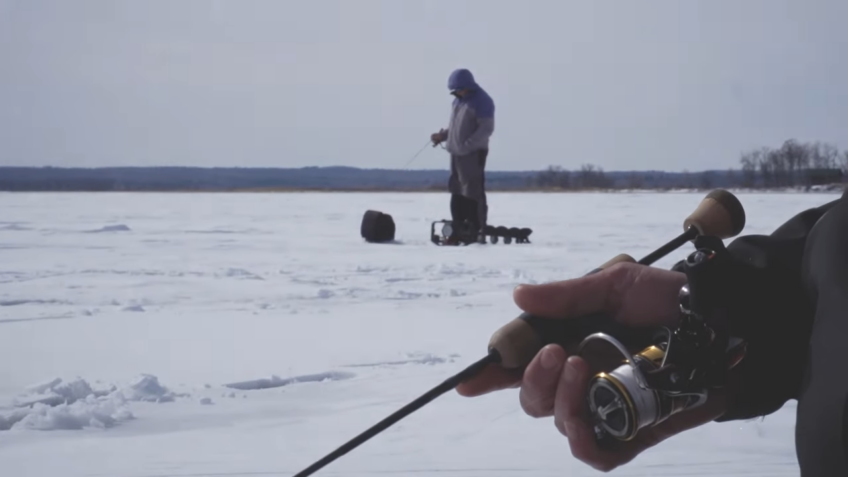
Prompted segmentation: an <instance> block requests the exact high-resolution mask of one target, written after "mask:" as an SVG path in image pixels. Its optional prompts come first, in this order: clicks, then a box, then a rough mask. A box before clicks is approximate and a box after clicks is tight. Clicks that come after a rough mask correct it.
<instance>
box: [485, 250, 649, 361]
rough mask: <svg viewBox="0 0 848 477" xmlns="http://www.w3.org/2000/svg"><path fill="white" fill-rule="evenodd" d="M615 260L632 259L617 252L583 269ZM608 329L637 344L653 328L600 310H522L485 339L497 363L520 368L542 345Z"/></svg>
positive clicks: (574, 340) (576, 339) (564, 343)
mask: <svg viewBox="0 0 848 477" xmlns="http://www.w3.org/2000/svg"><path fill="white" fill-rule="evenodd" d="M616 263H636V260H635V259H634V258H633V257H631V256H630V255H627V254H620V255H617V256H616V257H614V258H613V259H611V260H609V261H608V262H606V263H604V264H603V265H601V266H600V267H598V268H596V269H594V270H592V271H591V272H589V273H587V275H592V274H594V273H597V272H600V271H602V270H604V269H606V268H609V267H611V266H612V265H615V264H616ZM598 332H603V333H608V334H610V335H612V336H615V337H616V338H618V339H619V340H621V341H622V342H624V343H627V344H631V343H632V344H633V345H634V346H638V345H640V344H641V343H645V342H647V341H646V340H648V341H649V340H650V338H651V337H652V336H653V335H652V333H653V330H645V331H642V330H639V329H634V328H631V327H625V326H623V325H621V324H618V323H616V322H615V321H614V320H613V319H612V317H610V316H609V315H607V314H604V313H590V314H587V315H583V316H578V317H574V318H562V319H557V318H545V317H540V316H535V315H532V314H530V313H522V314H521V315H519V316H518V317H517V318H515V319H514V320H512V321H510V322H509V323H507V324H506V325H504V326H502V327H501V328H500V329H498V330H497V331H496V332H495V333H494V334H493V335H492V337H491V339H490V340H489V352H490V353H491V352H495V353H496V354H497V355H498V357H499V359H500V365H501V366H502V367H504V368H506V369H520V368H523V367H525V366H527V365H528V364H530V361H532V360H533V358H534V357H535V356H536V354H537V353H538V352H539V350H541V349H542V348H543V347H544V346H546V345H548V344H552V343H556V344H559V345H562V346H567V345H568V344H571V343H579V342H580V341H582V340H583V338H585V337H587V336H589V335H590V334H592V333H598Z"/></svg>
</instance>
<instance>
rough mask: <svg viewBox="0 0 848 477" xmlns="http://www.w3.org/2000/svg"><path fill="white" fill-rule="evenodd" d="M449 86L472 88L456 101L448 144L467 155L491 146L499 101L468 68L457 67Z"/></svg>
mask: <svg viewBox="0 0 848 477" xmlns="http://www.w3.org/2000/svg"><path fill="white" fill-rule="evenodd" d="M448 89H450V90H451V91H455V90H458V89H469V90H471V92H470V93H469V94H468V95H467V96H465V97H464V98H459V97H458V98H456V99H455V100H454V102H453V109H452V111H451V117H450V123H449V125H448V131H447V141H446V143H445V148H446V149H447V151H448V152H449V153H451V155H454V156H465V155H468V154H471V153H473V152H475V151H479V150H482V149H488V148H489V137H490V136H491V135H492V133H493V132H494V131H495V103H494V101H492V98H491V97H490V96H489V94H488V93H486V91H485V90H484V89H483V88H481V87H480V85H478V84H477V83H476V82H475V80H474V76H473V75H472V74H471V72H470V71H468V70H466V69H459V70H456V71H454V72H453V73H452V74H451V76H450V78H449V79H448Z"/></svg>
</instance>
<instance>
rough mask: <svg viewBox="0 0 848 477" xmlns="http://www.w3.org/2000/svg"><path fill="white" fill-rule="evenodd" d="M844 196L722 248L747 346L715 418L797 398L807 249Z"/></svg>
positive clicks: (804, 338) (732, 318) (735, 319)
mask: <svg viewBox="0 0 848 477" xmlns="http://www.w3.org/2000/svg"><path fill="white" fill-rule="evenodd" d="M845 197H846V194H843V196H842V198H840V199H837V200H835V201H832V202H829V203H826V204H824V205H822V206H820V207H816V208H813V209H808V210H805V211H803V212H801V213H799V214H797V215H795V216H794V217H792V218H791V219H789V220H788V221H787V222H785V223H784V224H783V225H781V226H780V227H778V228H777V230H775V231H774V232H772V233H771V234H770V235H745V236H741V237H739V238H737V239H736V240H734V241H732V242H731V243H730V244H729V245H728V246H727V250H728V251H729V252H730V254H731V256H732V257H733V260H732V262H733V271H732V273H729V274H728V275H730V276H728V280H729V282H730V283H731V286H730V287H729V288H730V289H731V290H732V292H731V293H730V297H729V299H728V301H727V305H726V306H727V313H728V323H729V326H730V328H731V332H732V333H733V334H735V335H737V336H740V337H742V338H744V339H745V340H746V341H747V342H748V346H747V353H746V356H745V359H744V360H743V361H742V362H741V363H740V364H739V365H737V367H736V368H735V369H734V374H735V375H736V377H737V378H738V379H736V382H737V384H738V389H737V392H736V393H735V395H734V398H733V399H732V402H731V405H730V407H729V409H728V412H727V413H725V414H724V415H723V416H722V417H721V418H719V419H716V421H718V422H724V421H733V420H739V419H750V418H755V417H758V416H765V415H767V414H771V413H773V412H775V411H777V410H778V409H780V408H781V407H782V406H783V405H784V404H785V403H786V401H788V400H790V399H795V398H797V396H798V392H799V389H800V386H801V379H802V376H803V373H804V369H805V367H806V362H807V355H808V353H807V351H808V346H809V340H810V334H811V330H812V323H813V317H814V313H815V307H814V304H813V302H812V300H810V298H809V296H808V294H807V290H806V289H805V287H804V284H803V280H802V263H803V261H804V251H805V246H806V243H807V238H808V237H809V234H810V232H811V230H812V229H813V227H814V226H815V224H816V223H817V221H818V220H819V219H820V218H821V217H822V216H823V215H824V214H825V213H826V212H827V211H828V210H830V209H831V208H832V207H833V206H834V205H836V204H837V203H839V201H841V200H845ZM675 268H678V266H675Z"/></svg>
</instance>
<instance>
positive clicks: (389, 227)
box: [360, 210, 395, 242]
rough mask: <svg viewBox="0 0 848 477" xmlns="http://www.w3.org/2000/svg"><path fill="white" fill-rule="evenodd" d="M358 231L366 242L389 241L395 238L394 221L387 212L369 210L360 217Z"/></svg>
mask: <svg viewBox="0 0 848 477" xmlns="http://www.w3.org/2000/svg"><path fill="white" fill-rule="evenodd" d="M360 233H361V234H362V238H364V239H365V240H366V241H367V242H389V241H392V240H394V239H395V222H394V220H392V216H391V215H389V214H384V213H383V212H379V211H376V210H369V211H366V212H365V215H364V216H363V217H362V226H361V227H360Z"/></svg>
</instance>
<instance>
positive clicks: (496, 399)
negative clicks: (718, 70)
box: [0, 193, 836, 477]
mask: <svg viewBox="0 0 848 477" xmlns="http://www.w3.org/2000/svg"><path fill="white" fill-rule="evenodd" d="M702 197H703V194H701V193H691V194H690V193H665V194H662V193H657V194H654V193H633V194H624V193H620V194H491V195H490V218H491V221H492V223H493V225H506V226H516V227H531V228H532V229H533V235H532V236H531V240H532V241H533V244H530V245H515V244H512V245H504V244H502V243H500V244H497V245H486V246H472V247H467V248H438V247H436V246H434V245H432V244H431V243H430V242H429V240H428V233H429V228H430V222H431V221H433V220H439V219H443V218H447V217H448V215H449V214H448V210H449V208H448V203H449V197H448V196H447V195H446V194H385V193H379V194H342V193H339V194H317V193H304V194H131V193H110V194H2V195H0V211H2V217H0V219H2V220H3V222H0V363H2V364H0V366H2V367H0V370H2V372H0V462H2V464H0V465H2V474H3V475H8V476H15V477H29V476H39V477H42V476H54V475H62V476H63V477H72V476H90V475H102V476H127V477H142V476H149V477H154V476H155V477H164V476H189V475H192V476H201V475H226V476H247V475H279V476H286V475H292V474H294V473H295V472H297V471H298V470H300V469H302V468H304V467H306V466H307V465H309V464H310V463H312V462H313V461H314V460H316V459H318V458H320V457H322V456H323V455H324V454H326V453H327V452H329V451H331V450H333V449H335V448H336V447H337V446H338V445H340V444H342V443H343V442H344V441H346V440H347V439H349V438H350V437H352V436H354V435H355V434H357V433H359V432H361V431H362V430H364V429H366V428H367V427H369V426H371V425H372V424H374V423H376V422H377V421H379V420H380V419H382V418H383V417H385V416H387V415H388V414H390V413H392V412H394V411H395V410H396V409H398V408H399V407H401V406H403V405H404V404H406V403H407V402H408V401H410V400H412V399H414V398H415V397H417V396H418V395H420V394H421V393H423V392H424V391H426V390H428V389H430V388H431V387H432V386H434V385H435V384H438V383H439V382H441V381H442V380H444V379H445V378H446V377H448V376H449V375H450V374H452V373H454V372H456V371H458V370H460V369H461V368H463V367H464V366H466V365H468V364H469V363H471V362H472V361H474V360H476V359H478V358H479V357H480V356H481V355H482V354H483V353H484V352H485V347H486V343H487V342H488V338H489V336H490V335H491V333H492V332H493V331H494V330H495V329H497V328H498V327H499V326H500V325H502V324H503V323H505V322H506V321H508V320H510V319H512V318H513V317H514V316H515V315H516V314H517V313H518V310H517V309H516V307H515V305H514V304H513V302H512V289H513V288H514V287H515V286H516V285H517V284H519V283H527V282H531V283H537V282H544V281H549V280H555V279H561V278H566V277H573V276H576V275H580V274H582V273H585V272H586V271H588V270H590V269H592V268H593V267H594V266H595V265H597V264H598V263H602V262H605V261H606V260H607V259H609V258H610V257H612V256H613V255H616V254H618V253H621V252H625V253H629V254H631V255H633V256H636V257H639V256H642V255H644V254H646V253H647V252H649V251H651V250H652V249H653V248H655V247H656V246H658V245H660V244H662V243H665V242H666V241H667V240H668V239H670V238H671V237H673V236H674V235H676V234H677V233H679V232H680V231H681V230H682V221H683V218H684V217H685V216H686V215H688V214H689V213H690V212H691V211H692V210H693V209H694V208H695V206H696V205H697V204H698V202H700V200H701V199H702ZM739 197H740V199H741V200H742V202H743V204H744V206H745V207H746V210H747V212H748V222H747V226H746V230H745V232H744V233H768V232H770V231H771V230H772V229H773V228H774V227H776V226H777V225H779V224H780V223H781V222H782V221H784V220H785V219H787V218H788V217H789V216H790V215H792V214H794V213H796V212H799V211H801V210H803V209H805V208H807V207H811V206H816V205H819V204H822V203H824V202H826V201H829V200H832V199H834V198H835V197H836V196H835V195H833V194H740V195H739ZM368 209H376V210H381V211H384V212H386V213H389V214H391V215H392V216H393V218H394V220H395V222H396V224H397V237H396V238H397V240H396V243H394V244H386V245H376V244H367V243H365V242H364V241H363V240H362V239H361V238H360V236H359V225H360V221H361V218H362V214H363V213H364V212H365V211H366V210H368ZM92 232H98V233H92ZM685 253H687V251H686V250H680V251H678V253H676V254H674V255H673V256H670V257H667V258H666V259H663V260H662V261H661V262H659V263H658V264H657V266H664V267H666V266H669V265H671V264H672V263H673V262H674V261H675V260H677V259H679V258H680V257H682V256H684V254H685ZM794 407H795V406H794V402H790V403H788V404H787V405H786V406H785V408H784V409H782V410H780V411H779V412H777V413H775V414H774V415H772V416H769V417H768V418H766V419H765V420H756V421H751V422H733V423H725V424H710V425H707V426H703V427H701V428H698V429H696V430H693V431H690V432H688V433H686V434H684V435H681V436H678V437H676V438H673V439H671V440H669V441H667V442H665V443H663V444H662V445H660V446H659V447H657V448H655V449H653V450H651V451H649V452H646V453H645V454H643V455H642V456H640V457H639V458H637V459H636V460H635V461H633V462H632V463H631V464H629V465H627V466H625V467H623V468H621V469H619V470H617V471H615V472H614V473H613V474H612V475H622V476H636V475H651V476H656V475H722V476H735V475H739V476H741V475H745V476H758V475H762V476H790V475H793V476H794V475H797V474H798V468H797V462H796V459H795V454H794V442H793V438H794V437H793V431H794ZM377 474H379V475H388V474H391V475H413V474H414V475H439V476H440V477H451V476H464V477H470V476H487V477H491V476H492V475H521V476H523V477H524V476H526V477H537V476H563V475H568V476H589V475H599V473H598V472H596V471H594V470H592V469H591V468H589V467H587V466H586V465H584V464H582V463H580V462H578V461H576V460H575V459H573V457H572V456H571V454H570V452H569V450H568V447H567V445H566V443H565V441H564V439H563V438H561V437H560V436H559V434H558V432H557V431H556V429H555V427H554V426H553V424H552V422H551V421H550V420H547V419H543V420H535V419H531V418H529V417H527V416H526V415H524V414H523V413H522V412H521V410H520V407H519V404H518V399H517V394H516V392H515V391H507V392H502V393H498V394H494V395H490V396H486V397H482V398H478V399H473V400H472V399H465V398H461V397H459V396H457V395H456V394H455V393H449V394H447V395H445V396H442V397H441V398H439V399H438V400H436V401H435V402H433V403H431V404H430V405H428V406H426V407H425V408H423V409H422V410H420V411H418V412H416V413H415V414H413V415H412V416H410V417H409V418H407V419H405V420H403V421H401V422H400V423H398V424H396V425H395V426H393V427H391V428H390V429H389V430H387V431H386V432H385V433H384V434H382V435H380V436H378V437H375V438H374V439H372V440H371V441H369V442H368V443H366V444H364V445H363V446H361V447H360V448H358V449H356V450H355V451H353V452H351V453H350V454H348V455H347V456H344V457H342V458H341V459H339V460H338V461H336V462H335V463H333V464H331V465H330V466H328V467H326V468H325V469H324V470H322V471H321V472H319V474H317V475H377Z"/></svg>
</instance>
